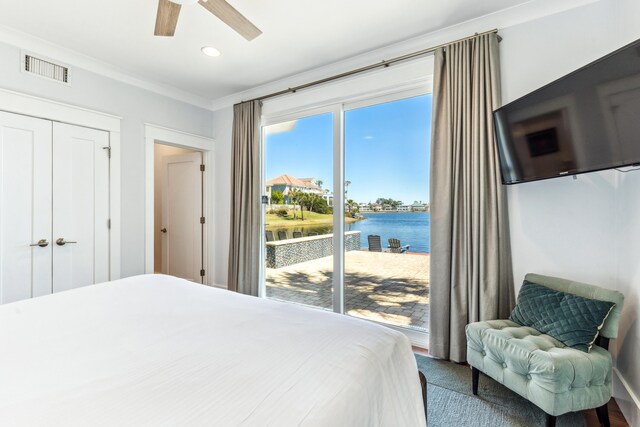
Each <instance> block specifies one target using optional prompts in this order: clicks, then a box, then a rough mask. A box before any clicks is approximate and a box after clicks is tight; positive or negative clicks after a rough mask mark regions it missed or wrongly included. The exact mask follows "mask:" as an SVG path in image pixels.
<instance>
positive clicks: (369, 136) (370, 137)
mask: <svg viewBox="0 0 640 427" xmlns="http://www.w3.org/2000/svg"><path fill="white" fill-rule="evenodd" d="M364 139H373V137H372V136H371V135H367V136H365V137H364Z"/></svg>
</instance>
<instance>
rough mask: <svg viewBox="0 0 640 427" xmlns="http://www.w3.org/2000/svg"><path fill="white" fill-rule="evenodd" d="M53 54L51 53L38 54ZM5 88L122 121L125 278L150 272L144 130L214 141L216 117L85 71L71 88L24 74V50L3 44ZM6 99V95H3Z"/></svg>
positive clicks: (0, 66) (0, 61)
mask: <svg viewBox="0 0 640 427" xmlns="http://www.w3.org/2000/svg"><path fill="white" fill-rule="evenodd" d="M34 53H39V54H41V55H45V56H46V55H47V52H34ZM0 87H2V88H6V89H10V90H14V91H17V92H22V93H26V94H30V95H34V96H38V97H42V98H48V99H53V100H56V101H60V102H64V103H68V104H73V105H77V106H81V107H85V108H89V109H92V110H97V111H101V112H105V113H110V114H114V115H117V116H121V117H122V118H123V120H122V129H121V144H122V147H121V150H122V153H121V154H122V157H121V158H122V229H121V230H122V258H121V259H122V261H121V264H122V269H121V273H122V276H123V277H125V276H130V275H134V274H141V273H143V272H144V191H145V182H144V179H145V174H144V160H145V159H144V154H145V153H144V141H145V139H144V125H143V123H145V122H146V123H153V124H157V125H161V126H164V127H168V128H173V129H177V130H181V131H184V132H189V133H193V134H198V135H203V136H208V137H210V136H211V133H212V128H213V125H212V113H211V112H210V111H208V110H205V109H202V108H198V107H194V106H192V105H189V104H186V103H184V102H180V101H176V100H173V99H171V98H167V97H164V96H162V95H158V94H155V93H152V92H149V91H146V90H144V89H140V88H138V87H135V86H131V85H128V84H125V83H121V82H118V81H115V80H111V79H109V78H106V77H103V76H100V75H98V74H95V73H91V72H88V71H85V70H82V69H80V68H75V67H74V68H73V69H72V82H71V86H70V87H68V86H65V85H62V84H59V83H56V82H51V81H48V80H45V79H41V78H38V77H33V76H30V75H27V74H24V73H21V72H20V49H19V48H17V47H14V46H11V45H7V44H4V43H1V42H0ZM0 96H2V95H0Z"/></svg>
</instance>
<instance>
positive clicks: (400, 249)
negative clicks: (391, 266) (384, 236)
mask: <svg viewBox="0 0 640 427" xmlns="http://www.w3.org/2000/svg"><path fill="white" fill-rule="evenodd" d="M408 250H409V245H404V246H400V240H398V239H393V238H391V239H389V252H392V253H394V254H403V253H405V252H407V251H408Z"/></svg>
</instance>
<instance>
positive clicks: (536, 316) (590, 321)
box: [509, 280, 615, 353]
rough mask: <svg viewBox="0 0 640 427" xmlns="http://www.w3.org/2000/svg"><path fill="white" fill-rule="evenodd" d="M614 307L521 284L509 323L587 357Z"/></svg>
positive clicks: (545, 288) (601, 302)
mask: <svg viewBox="0 0 640 427" xmlns="http://www.w3.org/2000/svg"><path fill="white" fill-rule="evenodd" d="M614 306H615V303H613V302H609V301H600V300H595V299H589V298H584V297H580V296H577V295H574V294H570V293H567V292H562V291H556V290H553V289H550V288H547V287H546V286H543V285H539V284H537V283H532V282H529V281H527V280H525V281H524V283H523V284H522V288H520V293H519V294H518V303H517V305H516V308H514V309H513V312H512V313H511V316H510V317H509V319H510V320H512V321H514V322H516V323H518V324H520V325H522V326H530V327H532V328H534V329H537V330H538V331H540V332H542V333H543V334H547V335H550V336H552V337H554V338H555V339H557V340H558V341H560V342H562V343H564V344H565V345H567V346H568V347H572V348H575V349H577V350H581V351H584V352H586V353H588V352H589V351H590V350H591V346H592V345H593V343H594V341H595V340H596V337H597V336H598V333H599V332H600V329H602V326H603V325H604V321H605V320H606V318H607V316H608V315H609V313H611V309H613V307H614Z"/></svg>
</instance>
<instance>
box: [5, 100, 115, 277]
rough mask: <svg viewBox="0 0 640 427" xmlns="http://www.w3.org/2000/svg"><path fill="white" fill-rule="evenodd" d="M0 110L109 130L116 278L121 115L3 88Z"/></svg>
mask: <svg viewBox="0 0 640 427" xmlns="http://www.w3.org/2000/svg"><path fill="white" fill-rule="evenodd" d="M0 110H2V111H6V112H8V113H14V114H21V115H23V116H30V117H35V118H39V119H44V120H50V121H52V122H61V123H67V124H70V125H77V126H82V127H86V128H92V129H97V130H102V131H106V132H108V133H109V147H111V150H110V151H111V159H110V163H109V198H110V200H109V216H110V218H111V229H110V230H109V279H110V280H117V279H119V278H120V267H121V265H120V251H121V212H120V211H121V209H120V206H121V187H120V182H121V163H120V162H121V154H120V128H121V122H122V117H119V116H115V115H112V114H107V113H103V112H100V111H95V110H90V109H87V108H84V107H79V106H76V105H71V104H65V103H62V102H58V101H52V100H50V99H46V98H40V97H37V96H33V95H27V94H24V93H20V92H15V91H12V90H8V89H2V88H0Z"/></svg>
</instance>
